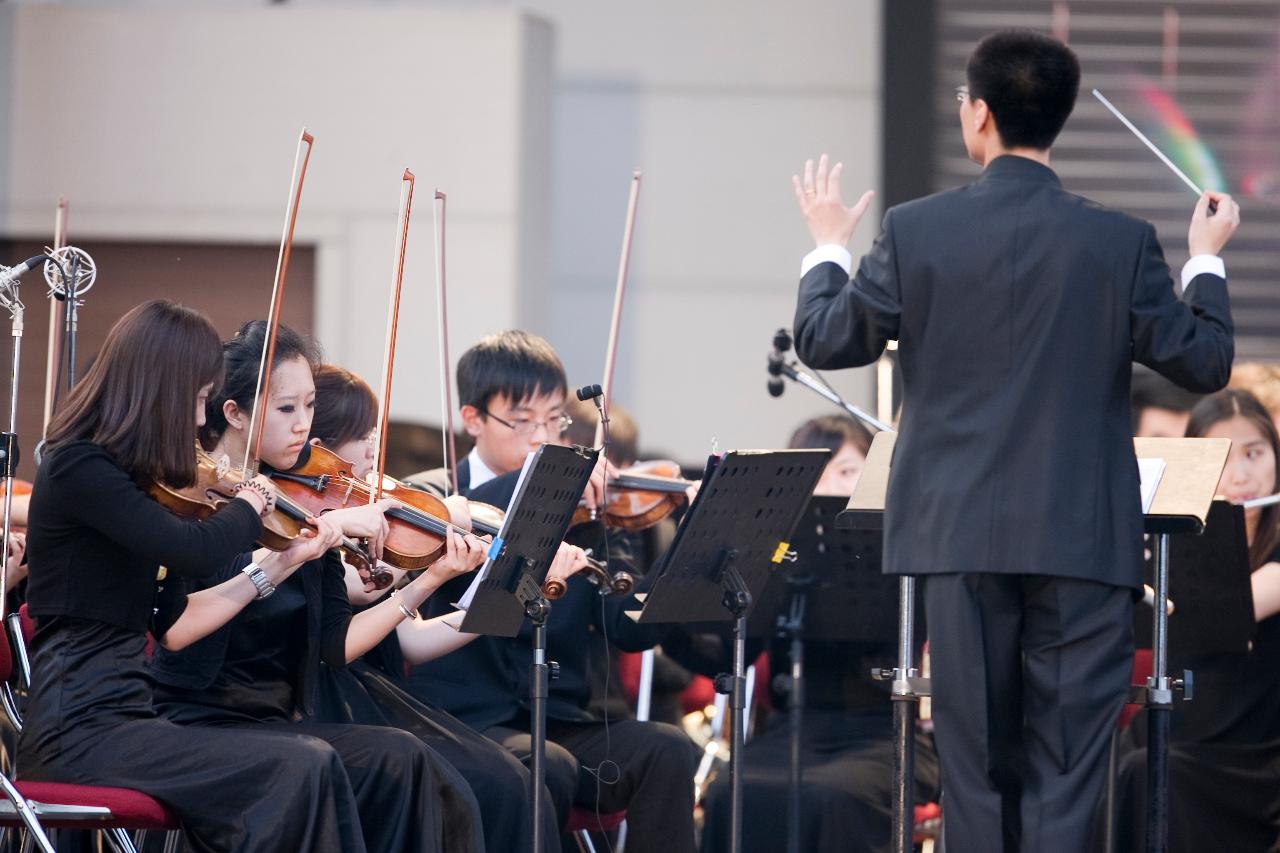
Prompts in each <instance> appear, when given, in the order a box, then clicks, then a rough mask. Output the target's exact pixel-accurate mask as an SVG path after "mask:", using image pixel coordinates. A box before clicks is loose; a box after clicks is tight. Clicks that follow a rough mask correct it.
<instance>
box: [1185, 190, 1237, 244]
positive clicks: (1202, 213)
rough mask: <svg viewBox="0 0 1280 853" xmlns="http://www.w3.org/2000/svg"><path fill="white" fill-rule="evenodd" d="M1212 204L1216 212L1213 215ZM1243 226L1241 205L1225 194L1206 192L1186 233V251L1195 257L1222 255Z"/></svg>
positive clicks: (1201, 196)
mask: <svg viewBox="0 0 1280 853" xmlns="http://www.w3.org/2000/svg"><path fill="white" fill-rule="evenodd" d="M1210 203H1212V204H1213V206H1214V208H1215V209H1214V211H1213V212H1212V213H1210V211H1209V206H1210ZM1239 226H1240V205H1238V204H1236V201H1235V199H1233V198H1232V197H1231V196H1229V195H1227V194H1226V193H1220V192H1214V191H1213V190H1206V191H1205V192H1203V193H1201V195H1200V200H1199V201H1198V202H1196V209H1195V211H1194V212H1193V213H1192V214H1191V227H1190V228H1189V229H1188V230H1187V248H1188V249H1189V250H1190V251H1191V255H1192V257H1194V256H1196V255H1220V254H1222V250H1223V249H1224V248H1225V247H1226V245H1227V242H1228V241H1229V240H1230V239H1231V235H1232V234H1235V233H1236V228H1238V227H1239Z"/></svg>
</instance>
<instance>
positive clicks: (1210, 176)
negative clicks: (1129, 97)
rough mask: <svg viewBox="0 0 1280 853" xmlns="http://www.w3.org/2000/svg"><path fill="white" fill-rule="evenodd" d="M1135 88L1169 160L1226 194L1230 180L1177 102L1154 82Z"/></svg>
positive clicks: (1141, 81)
mask: <svg viewBox="0 0 1280 853" xmlns="http://www.w3.org/2000/svg"><path fill="white" fill-rule="evenodd" d="M1134 88H1135V90H1136V92H1137V94H1138V97H1139V98H1141V99H1142V104H1143V107H1144V108H1145V109H1146V112H1147V115H1148V116H1149V117H1150V118H1151V120H1152V121H1154V122H1155V123H1156V126H1157V128H1158V130H1157V132H1156V135H1157V136H1158V137H1159V140H1158V142H1157V144H1160V147H1161V148H1162V149H1163V150H1164V151H1165V153H1166V154H1167V155H1168V156H1169V159H1171V160H1173V162H1175V163H1177V164H1178V168H1180V169H1182V171H1184V172H1186V173H1187V175H1188V177H1190V178H1191V180H1193V181H1195V182H1196V183H1197V184H1199V185H1200V186H1201V187H1203V188H1204V189H1206V190H1218V191H1220V192H1225V191H1226V190H1227V180H1226V178H1225V177H1223V175H1222V168H1221V167H1220V166H1219V165H1218V160H1217V158H1216V157H1214V156H1213V152H1212V151H1210V150H1209V146H1208V145H1206V144H1205V142H1204V140H1203V139H1201V138H1200V136H1199V134H1197V133H1196V129H1195V127H1194V126H1193V125H1192V124H1191V120H1190V119H1188V118H1187V114H1186V113H1184V112H1183V111H1182V108H1181V107H1180V106H1178V103H1177V101H1175V100H1174V99H1173V97H1172V96H1171V95H1170V94H1169V93H1168V92H1166V91H1165V90H1164V89H1162V88H1160V86H1158V85H1157V84H1155V83H1153V82H1151V81H1150V80H1146V79H1141V78H1139V79H1138V80H1137V82H1136V84H1135V87H1134ZM1161 143H1163V144H1161Z"/></svg>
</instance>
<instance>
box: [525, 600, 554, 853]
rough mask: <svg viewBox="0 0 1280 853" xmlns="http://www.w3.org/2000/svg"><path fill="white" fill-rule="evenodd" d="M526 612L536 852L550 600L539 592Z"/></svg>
mask: <svg viewBox="0 0 1280 853" xmlns="http://www.w3.org/2000/svg"><path fill="white" fill-rule="evenodd" d="M525 615H526V616H527V617H528V618H529V622H530V623H531V624H532V625H533V663H532V664H530V666H529V713H530V717H531V718H532V722H531V727H530V734H531V735H532V740H533V744H532V755H531V758H530V762H529V764H530V773H529V800H530V805H531V807H532V809H533V823H532V824H531V826H532V828H533V853H542V825H541V822H542V800H543V797H544V794H543V790H544V789H545V787H546V785H545V783H546V778H547V770H546V758H547V694H548V693H549V692H550V682H551V667H550V665H549V664H548V663H547V617H548V616H550V615H551V603H550V602H549V601H547V599H546V598H545V597H543V596H541V595H540V596H538V597H537V598H536V599H534V600H532V601H530V602H529V603H527V604H526V605H525Z"/></svg>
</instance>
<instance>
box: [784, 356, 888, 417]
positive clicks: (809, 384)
mask: <svg viewBox="0 0 1280 853" xmlns="http://www.w3.org/2000/svg"><path fill="white" fill-rule="evenodd" d="M769 373H770V374H771V375H772V376H777V377H782V376H785V377H786V378H788V379H790V380H791V381H792V382H795V383H798V384H800V385H803V386H804V387H806V388H808V389H809V390H810V391H812V392H813V393H815V394H817V395H818V396H819V397H822V398H823V399H824V400H828V401H830V402H832V403H835V404H836V405H837V406H839V407H840V408H842V409H844V410H845V411H846V412H848V413H849V414H851V415H853V416H854V417H855V418H857V419H858V420H860V421H862V423H864V424H866V425H867V426H869V427H871V428H872V429H873V430H875V431H876V432H896V430H895V429H894V428H893V427H891V426H889V425H888V424H887V423H885V422H884V421H882V420H880V419H879V418H877V417H874V416H873V415H870V414H868V413H867V412H865V411H863V410H862V409H860V408H858V407H857V406H855V405H853V404H852V403H850V402H848V401H847V400H845V399H844V398H843V397H841V396H840V395H839V394H837V393H836V392H835V391H833V390H831V389H830V388H828V387H827V386H826V385H824V384H823V383H822V382H821V381H820V380H818V379H816V378H814V376H813V375H812V374H809V373H807V372H805V371H804V370H802V369H800V368H799V367H798V362H791V363H788V362H786V361H785V360H784V359H783V357H782V355H781V354H780V353H775V354H773V355H770V356H769ZM781 389H782V385H781V379H779V380H778V384H776V385H775V384H773V383H772V382H771V383H770V385H769V393H770V394H773V396H775V397H780V396H782V390H781ZM775 391H776V393H775Z"/></svg>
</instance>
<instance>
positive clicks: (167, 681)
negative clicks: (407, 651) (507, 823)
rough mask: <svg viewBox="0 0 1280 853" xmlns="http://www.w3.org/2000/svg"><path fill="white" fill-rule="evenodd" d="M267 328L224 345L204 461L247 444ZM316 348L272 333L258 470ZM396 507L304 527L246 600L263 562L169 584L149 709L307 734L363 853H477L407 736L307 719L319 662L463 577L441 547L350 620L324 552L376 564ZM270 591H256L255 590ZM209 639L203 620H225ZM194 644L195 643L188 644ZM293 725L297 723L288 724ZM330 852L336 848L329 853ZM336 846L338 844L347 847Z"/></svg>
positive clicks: (306, 405)
mask: <svg viewBox="0 0 1280 853" xmlns="http://www.w3.org/2000/svg"><path fill="white" fill-rule="evenodd" d="M266 337H267V331H266V324H265V323H262V322H254V323H249V324H247V325H246V326H244V327H243V328H242V329H241V330H240V332H239V333H238V334H237V335H236V337H235V338H233V339H232V340H230V341H228V342H226V344H225V345H224V346H223V354H224V358H225V361H226V381H225V383H224V386H223V388H222V390H221V391H220V392H219V393H218V394H217V395H215V396H212V397H210V398H209V400H208V403H207V421H206V423H205V427H204V429H203V431H202V436H201V437H202V440H203V443H204V445H205V446H206V448H210V449H211V452H212V454H213V455H214V456H215V458H218V457H222V456H223V455H226V456H228V457H230V459H231V460H233V464H239V459H241V458H243V456H244V453H245V449H246V447H247V446H248V432H249V424H250V421H251V418H252V415H251V413H252V411H253V410H254V403H255V399H254V398H255V388H256V383H257V377H258V373H259V366H260V363H261V360H262V358H263V353H264V352H265V350H266ZM316 361H317V359H316V357H315V355H314V352H313V348H312V347H311V346H309V345H308V344H307V343H306V342H305V341H304V340H303V339H302V338H301V337H300V336H299V335H297V334H296V333H295V332H292V331H291V330H289V329H287V328H285V327H281V328H280V329H279V331H278V334H277V337H276V341H275V349H274V356H273V359H272V364H271V365H270V366H269V369H270V371H271V375H270V381H269V397H268V398H267V399H266V400H264V401H261V402H260V403H259V405H265V407H266V414H265V417H264V418H263V419H262V426H261V439H262V440H261V454H260V457H261V462H262V463H263V464H264V465H267V466H270V467H272V468H274V469H277V470H288V469H289V468H291V467H292V466H293V465H294V464H295V463H296V462H297V460H298V456H299V455H300V453H301V451H302V450H303V448H304V446H305V444H306V440H307V435H308V432H309V429H310V427H311V419H312V412H313V406H314V400H315V387H314V382H313V378H312V370H313V367H314V365H315V364H316ZM394 505H395V502H394V501H391V500H384V501H380V502H378V503H376V504H372V505H362V506H358V507H353V508H350V509H342V510H335V511H333V512H329V513H326V514H324V515H322V516H320V517H319V518H318V519H315V520H314V523H315V525H316V528H317V531H318V533H317V535H316V537H315V538H314V539H313V540H311V541H312V542H314V543H315V547H314V549H313V550H312V551H310V552H309V553H303V554H298V555H293V556H295V557H296V558H295V559H290V560H288V563H289V565H288V568H287V570H286V572H282V573H281V574H280V575H278V576H277V577H278V578H279V582H276V581H275V580H270V579H269V578H268V579H263V578H257V579H255V584H256V585H257V586H258V590H259V591H258V592H257V594H256V595H249V596H237V597H234V598H232V597H231V596H230V595H229V594H228V592H227V585H228V584H229V583H231V582H238V580H239V576H241V575H244V574H246V573H247V574H249V575H250V576H252V575H253V574H254V566H255V565H256V566H259V567H260V566H261V564H262V563H264V562H266V561H268V560H270V559H271V554H270V553H269V552H265V551H258V552H253V551H250V550H247V549H245V550H243V551H242V552H240V554H239V555H238V556H235V557H233V558H230V559H225V560H224V561H223V564H222V568H221V573H220V575H219V577H218V579H219V580H223V583H222V584H219V585H214V584H211V583H208V582H207V581H206V582H198V583H168V584H166V585H165V589H164V591H163V593H162V595H161V597H160V600H159V602H158V604H159V609H158V613H157V617H156V622H157V637H158V639H159V640H160V643H161V646H162V648H161V649H160V650H159V651H158V652H157V654H156V659H155V662H154V666H153V669H154V672H155V676H156V679H157V680H158V681H159V682H160V685H161V686H160V687H158V688H157V694H158V699H159V703H158V704H159V708H160V710H161V712H162V713H163V714H164V715H165V716H166V717H168V718H169V719H171V720H174V721H175V722H178V723H180V724H183V725H184V726H187V727H188V728H189V729H190V730H192V731H207V730H221V729H223V728H234V729H235V730H236V731H237V732H258V731H268V732H278V733H281V734H292V735H294V736H297V737H304V738H318V739H320V740H321V741H323V742H325V743H326V744H328V746H329V747H331V748H332V750H333V751H335V752H336V753H337V755H338V757H339V758H340V759H341V762H342V765H343V767H344V768H345V769H346V772H347V775H348V777H349V778H350V781H351V787H352V790H353V791H354V794H355V800H356V802H357V803H358V805H359V809H360V813H361V820H360V821H359V826H360V828H361V830H362V833H363V837H364V843H365V845H366V846H367V847H368V849H369V850H371V851H401V850H404V851H409V850H414V851H437V850H444V849H448V850H451V851H452V850H461V851H467V850H479V849H482V845H483V840H482V836H481V833H480V828H479V823H478V816H477V807H476V804H475V801H474V798H473V797H472V795H471V792H470V790H469V789H468V788H467V786H466V783H465V782H463V781H462V780H461V779H460V778H459V777H457V776H456V774H455V773H454V771H453V769H452V768H451V767H449V766H448V764H447V763H446V762H445V761H444V760H443V759H441V758H440V757H439V756H437V755H436V754H435V753H434V752H432V751H431V750H430V749H429V748H428V747H427V746H426V745H424V744H423V743H422V741H421V740H419V739H418V738H415V737H413V736H412V735H410V734H408V733H406V732H403V731H400V730H398V729H394V728H387V727H380V726H359V725H345V724H327V723H321V722H317V721H314V720H312V719H308V718H309V717H310V716H311V714H312V713H313V711H314V707H315V701H316V694H317V689H318V683H319V672H320V666H321V662H322V661H323V662H324V663H325V664H327V665H328V666H330V667H333V668H335V669H339V670H340V669H342V668H344V667H345V666H346V665H347V664H348V663H349V662H351V661H353V660H355V659H356V658H358V657H359V656H360V655H362V654H364V653H365V652H366V651H368V650H369V649H371V648H373V647H374V646H375V645H377V643H378V642H379V641H380V640H381V639H382V638H383V637H385V636H386V635H387V634H388V633H390V632H391V631H393V630H394V629H395V627H396V625H397V624H398V623H399V622H400V621H402V620H403V619H405V618H406V615H407V614H408V613H409V612H410V610H409V607H412V606H416V605H417V604H418V603H420V602H421V601H422V600H423V599H424V598H425V597H426V596H427V595H428V594H430V592H431V591H432V590H434V589H435V587H436V586H438V585H439V584H440V583H441V582H442V581H443V580H444V579H447V578H449V577H454V576H456V575H458V574H461V573H464V572H467V571H470V570H471V569H473V568H474V567H475V566H476V565H478V563H479V560H480V559H481V558H482V553H481V552H480V550H479V549H474V550H473V549H470V548H465V547H464V548H462V549H460V548H459V547H457V543H455V544H454V546H451V547H450V548H449V549H448V551H447V553H446V555H445V556H444V557H443V558H441V559H440V560H439V561H437V562H436V564H435V565H434V566H432V569H431V571H429V572H427V573H425V574H424V575H423V576H422V577H420V578H419V579H418V580H416V581H414V582H413V583H412V584H409V585H408V586H407V587H405V589H404V590H403V591H402V593H401V595H400V596H398V597H397V598H393V599H390V600H387V601H384V602H382V603H381V604H379V605H376V606H374V607H371V608H368V609H366V610H364V611H363V612H361V613H358V614H356V615H355V616H352V614H351V607H350V604H349V603H348V600H347V590H346V585H345V582H344V568H343V564H342V561H341V559H340V558H339V557H338V555H337V554H336V553H335V552H333V551H332V550H330V549H331V547H332V546H333V545H334V544H335V543H336V542H337V540H338V537H339V536H340V535H346V536H348V537H360V538H364V539H367V540H368V541H369V549H370V551H371V552H372V554H373V555H374V556H375V557H376V556H377V555H379V554H380V553H381V551H382V545H383V542H384V540H385V538H386V534H387V524H386V520H385V518H384V517H383V512H384V511H385V510H387V509H389V508H391V507H392V506H394ZM262 580H267V581H269V582H267V583H263V584H259V583H257V581H262ZM228 610H229V611H232V612H233V613H234V618H231V619H230V621H229V622H227V623H226V625H225V627H222V628H221V629H219V630H216V631H213V632H212V633H208V635H207V636H204V638H203V639H200V638H201V636H203V635H204V634H205V633H206V632H204V631H203V626H204V624H205V623H206V621H210V620H212V621H218V620H221V621H223V622H226V618H225V617H224V616H223V614H224V613H225V612H226V611H228ZM195 640H199V641H198V642H195ZM299 718H301V720H299ZM335 849H337V848H335ZM344 849H345V848H344Z"/></svg>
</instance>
